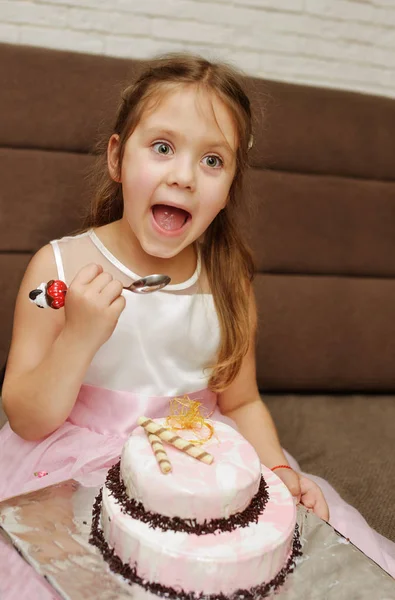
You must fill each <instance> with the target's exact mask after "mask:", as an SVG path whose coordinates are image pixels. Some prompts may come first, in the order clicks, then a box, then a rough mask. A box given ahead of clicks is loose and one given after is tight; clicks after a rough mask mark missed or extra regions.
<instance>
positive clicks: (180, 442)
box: [137, 417, 214, 465]
mask: <svg viewBox="0 0 395 600" xmlns="http://www.w3.org/2000/svg"><path fill="white" fill-rule="evenodd" d="M137 422H138V424H139V425H141V427H144V429H145V430H146V431H148V432H149V433H153V434H155V435H157V436H158V437H159V438H160V439H161V440H163V441H164V442H167V443H168V444H171V445H172V446H174V447H175V448H177V449H178V450H181V451H182V452H185V453H186V454H189V456H193V458H196V459H197V460H201V461H202V462H204V463H206V464H207V465H211V463H212V462H213V460H214V457H213V455H212V454H209V453H208V452H206V451H205V450H202V448H199V447H197V446H195V444H193V443H192V442H188V440H184V439H183V438H182V437H180V436H179V435H177V434H175V433H173V432H172V431H169V430H168V429H166V428H165V427H163V426H162V425H159V424H158V423H155V421H153V420H152V419H148V418H147V417H140V418H139V420H138V421H137Z"/></svg>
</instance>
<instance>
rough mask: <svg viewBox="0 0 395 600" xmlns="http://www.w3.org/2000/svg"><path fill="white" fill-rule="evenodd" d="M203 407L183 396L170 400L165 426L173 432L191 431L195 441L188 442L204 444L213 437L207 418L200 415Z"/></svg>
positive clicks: (212, 430)
mask: <svg viewBox="0 0 395 600" xmlns="http://www.w3.org/2000/svg"><path fill="white" fill-rule="evenodd" d="M203 409H204V407H203V406H202V403H201V402H199V401H198V400H191V399H190V398H189V396H187V395H185V396H183V397H182V398H173V400H170V411H169V415H168V417H166V425H167V427H168V428H170V429H173V430H174V431H180V430H182V429H188V430H191V431H193V433H194V434H195V435H196V439H194V440H188V441H189V442H190V443H192V444H205V443H206V442H208V441H209V440H210V439H211V438H212V437H213V435H214V427H213V425H211V423H209V421H208V420H207V417H210V416H211V415H212V412H211V413H210V414H209V415H207V417H206V416H204V415H203V414H202V410H203Z"/></svg>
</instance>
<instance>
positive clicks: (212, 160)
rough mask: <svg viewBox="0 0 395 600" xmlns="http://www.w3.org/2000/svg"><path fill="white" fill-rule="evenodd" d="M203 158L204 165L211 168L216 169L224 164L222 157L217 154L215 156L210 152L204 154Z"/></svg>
mask: <svg viewBox="0 0 395 600" xmlns="http://www.w3.org/2000/svg"><path fill="white" fill-rule="evenodd" d="M203 160H205V161H206V165H207V166H208V167H211V168H212V169H218V168H219V167H222V166H223V164H224V162H223V160H222V158H220V157H219V156H215V154H211V155H210V156H205V157H204V159H203Z"/></svg>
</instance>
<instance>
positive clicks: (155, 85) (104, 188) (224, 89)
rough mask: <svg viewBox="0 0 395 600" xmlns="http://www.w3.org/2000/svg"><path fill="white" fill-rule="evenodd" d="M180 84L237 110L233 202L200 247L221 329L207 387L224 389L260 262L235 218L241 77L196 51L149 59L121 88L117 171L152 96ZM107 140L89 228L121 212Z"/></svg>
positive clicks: (241, 166)
mask: <svg viewBox="0 0 395 600" xmlns="http://www.w3.org/2000/svg"><path fill="white" fill-rule="evenodd" d="M175 84H181V85H186V84H192V85H195V86H199V87H202V88H203V89H206V90H208V91H210V92H214V93H215V94H216V95H217V96H218V97H219V98H220V99H221V100H222V101H223V102H224V103H225V105H226V106H227V107H228V109H229V110H230V111H231V114H232V116H233V118H234V122H235V125H236V128H237V134H238V148H237V154H236V172H235V176H234V179H233V183H232V185H231V188H230V194H229V200H228V202H227V205H226V207H225V208H224V209H223V210H222V211H221V212H220V213H219V214H218V215H217V216H216V217H215V219H214V220H213V222H212V223H211V224H210V226H209V227H208V229H207V230H206V232H205V234H204V236H203V238H204V239H203V242H202V245H201V251H202V260H203V264H204V267H205V269H206V272H207V277H208V281H209V285H210V289H211V292H212V294H213V298H214V302H215V307H216V310H217V314H218V318H219V322H220V328H221V342H220V346H219V350H218V354H217V358H216V364H215V365H210V366H211V367H212V374H211V377H210V381H209V387H210V388H211V389H212V390H214V391H222V390H224V389H225V388H226V387H227V386H228V385H229V384H230V383H231V382H232V381H233V380H234V379H235V377H236V375H237V374H238V372H239V370H240V367H241V363H242V360H243V357H244V356H245V354H246V353H247V350H248V348H249V344H250V339H251V327H252V321H251V314H250V306H251V305H250V282H251V281H252V278H253V274H254V265H253V260H252V256H251V253H250V251H249V249H248V248H247V246H246V245H245V243H244V242H243V240H242V237H241V235H240V232H239V226H238V224H237V223H236V218H235V217H236V215H235V213H236V206H237V201H238V198H239V196H240V188H241V182H242V176H243V173H244V171H245V169H246V167H247V164H248V150H249V145H250V140H251V139H252V118H251V108H250V101H249V99H248V97H247V95H246V93H245V91H244V89H243V86H242V83H241V77H240V75H239V74H238V72H237V71H236V70H235V69H234V68H233V67H230V66H229V65H226V64H223V63H212V62H210V61H208V60H206V59H204V58H202V57H200V56H194V55H190V54H170V55H166V56H163V57H161V58H158V59H155V60H153V61H151V62H150V63H149V65H148V67H147V68H146V69H144V70H143V72H142V73H141V74H140V75H139V76H138V78H137V80H136V81H135V83H134V84H132V85H130V86H129V87H127V88H126V89H125V90H124V92H123V93H122V99H121V103H120V106H119V109H118V113H117V117H116V121H115V125H114V128H113V132H112V133H116V134H118V135H119V138H120V150H119V165H118V166H119V168H120V165H121V164H122V159H123V155H124V148H125V143H126V141H127V139H128V138H129V136H130V135H131V134H132V132H133V130H134V129H135V127H136V126H137V124H138V122H139V120H140V118H141V116H142V114H143V112H144V109H145V108H146V106H147V102H148V100H150V99H152V98H153V97H155V96H158V95H159V93H160V91H162V90H163V89H164V88H166V86H169V85H175ZM107 142H108V137H106V139H105V140H103V142H102V143H101V147H100V154H99V159H98V161H97V163H96V166H95V170H94V173H93V177H94V180H95V186H96V193H95V195H94V198H93V202H92V206H91V211H90V215H89V217H88V219H87V222H86V226H87V227H99V226H101V225H105V224H107V223H111V222H112V221H116V220H118V219H120V218H121V217H122V214H123V196H122V184H121V183H118V182H116V181H113V180H112V179H111V177H110V175H109V172H108V168H107V158H106V154H107Z"/></svg>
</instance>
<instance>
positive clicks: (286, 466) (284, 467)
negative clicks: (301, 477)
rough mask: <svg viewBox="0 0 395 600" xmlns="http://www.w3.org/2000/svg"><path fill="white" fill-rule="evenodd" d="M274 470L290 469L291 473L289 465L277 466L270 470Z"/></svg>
mask: <svg viewBox="0 0 395 600" xmlns="http://www.w3.org/2000/svg"><path fill="white" fill-rule="evenodd" d="M276 469H291V471H292V467H290V466H289V465H277V466H275V467H273V468H272V469H271V470H272V471H275V470H276Z"/></svg>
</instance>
